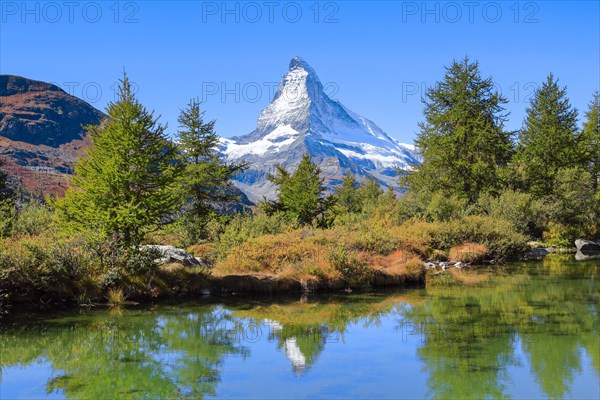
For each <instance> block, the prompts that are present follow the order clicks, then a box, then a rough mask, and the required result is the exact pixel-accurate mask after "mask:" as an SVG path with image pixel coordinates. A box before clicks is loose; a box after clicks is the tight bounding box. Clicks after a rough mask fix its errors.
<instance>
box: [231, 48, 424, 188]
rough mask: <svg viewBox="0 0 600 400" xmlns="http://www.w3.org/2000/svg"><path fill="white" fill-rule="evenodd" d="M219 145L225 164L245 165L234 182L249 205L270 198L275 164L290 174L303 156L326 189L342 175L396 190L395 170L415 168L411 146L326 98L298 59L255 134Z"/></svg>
mask: <svg viewBox="0 0 600 400" xmlns="http://www.w3.org/2000/svg"><path fill="white" fill-rule="evenodd" d="M221 143H222V146H221V151H222V153H223V154H225V156H226V157H227V158H228V159H229V160H231V161H245V162H248V163H249V165H250V168H249V170H247V171H246V172H244V173H242V174H240V175H239V176H238V177H237V178H236V181H235V182H236V184H237V185H238V186H239V187H240V188H241V189H242V190H244V191H246V192H247V193H248V194H249V195H250V197H251V198H254V199H260V198H262V197H267V198H272V197H273V196H274V194H275V192H274V189H275V188H274V187H273V186H272V185H270V184H269V183H268V181H267V178H266V177H267V174H268V173H270V172H272V170H273V169H274V165H275V164H277V163H280V164H282V165H284V166H285V167H287V168H295V167H296V166H297V164H298V163H299V162H300V158H301V156H302V155H303V154H305V153H306V152H308V153H309V154H310V155H311V156H312V157H313V159H314V160H315V161H316V162H317V163H318V164H319V166H320V167H321V168H322V170H323V176H324V178H325V181H326V182H325V183H326V185H327V186H328V188H330V189H331V188H332V187H333V186H334V185H335V184H337V183H339V181H340V180H341V178H342V177H343V175H345V174H346V173H348V172H351V173H354V174H356V175H358V176H359V178H365V177H368V176H373V177H374V178H375V179H377V180H378V181H379V182H380V183H381V184H382V185H384V186H397V185H396V173H397V169H409V168H410V165H411V164H412V163H417V162H419V157H418V154H417V152H416V151H415V149H414V146H411V145H406V144H402V143H400V142H399V141H397V140H396V139H394V138H392V137H391V136H390V135H388V134H387V133H386V132H385V131H383V129H381V128H380V127H378V126H377V125H376V124H375V123H374V122H373V121H371V120H369V119H367V118H365V117H363V116H361V115H359V114H357V113H355V112H354V111H352V110H350V109H348V108H347V107H345V106H344V105H343V104H342V103H341V102H339V101H337V100H333V99H331V98H329V96H328V95H327V94H326V93H325V91H324V90H323V85H322V84H321V81H320V79H319V77H318V76H317V74H316V72H315V70H314V69H313V68H312V67H311V66H310V65H309V64H308V63H307V62H306V61H304V60H303V59H302V58H301V57H298V56H296V57H294V58H292V60H291V61H290V63H289V66H288V71H287V73H286V74H284V75H283V77H282V78H281V81H280V84H279V87H278V90H277V93H276V95H275V96H274V98H273V100H272V101H271V103H270V104H269V105H268V106H267V107H266V108H265V109H264V110H263V111H262V112H261V113H260V114H259V116H258V119H257V125H256V128H255V130H254V131H252V132H250V133H249V134H247V135H243V136H235V137H232V138H223V139H222V140H221Z"/></svg>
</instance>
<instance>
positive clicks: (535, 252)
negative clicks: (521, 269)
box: [523, 247, 550, 259]
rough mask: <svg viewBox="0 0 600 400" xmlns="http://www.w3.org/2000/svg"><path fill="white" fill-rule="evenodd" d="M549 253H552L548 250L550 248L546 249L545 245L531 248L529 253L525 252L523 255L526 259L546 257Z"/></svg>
mask: <svg viewBox="0 0 600 400" xmlns="http://www.w3.org/2000/svg"><path fill="white" fill-rule="evenodd" d="M548 254H550V252H549V251H548V249H545V248H543V247H536V248H534V249H531V250H530V251H528V252H527V253H525V254H524V255H523V257H524V258H525V259H531V258H542V257H546V256H547V255H548Z"/></svg>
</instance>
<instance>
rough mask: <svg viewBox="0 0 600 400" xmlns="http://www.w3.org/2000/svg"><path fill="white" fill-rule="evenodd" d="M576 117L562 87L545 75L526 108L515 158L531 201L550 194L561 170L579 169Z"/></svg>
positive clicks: (564, 88) (579, 157)
mask: <svg viewBox="0 0 600 400" xmlns="http://www.w3.org/2000/svg"><path fill="white" fill-rule="evenodd" d="M577 115H578V112H577V110H576V109H575V108H573V107H572V106H571V104H570V102H569V99H568V98H567V91H566V87H560V86H559V85H558V80H557V79H554V76H553V75H552V74H550V75H548V77H547V79H546V81H545V82H544V83H543V84H542V86H541V87H540V88H539V89H538V90H536V92H535V93H534V96H533V98H532V99H531V104H530V106H529V107H528V108H527V115H526V117H525V121H524V124H523V128H522V129H521V131H520V132H519V144H518V147H517V154H516V156H515V165H516V168H517V170H518V171H519V173H520V175H521V179H522V181H523V187H524V189H525V190H526V191H529V192H531V193H532V194H533V195H534V196H535V197H538V198H540V197H543V196H547V195H550V194H552V192H553V190H554V187H555V180H556V177H557V176H558V173H559V171H560V170H561V169H565V168H573V167H577V166H580V165H581V151H580V149H581V148H580V146H579V144H578V143H579V141H580V137H579V136H580V135H579V129H578V127H577Z"/></svg>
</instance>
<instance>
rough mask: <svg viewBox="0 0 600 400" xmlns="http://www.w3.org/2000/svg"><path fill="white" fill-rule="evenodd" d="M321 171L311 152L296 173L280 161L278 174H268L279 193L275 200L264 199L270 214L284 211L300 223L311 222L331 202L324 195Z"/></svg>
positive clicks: (303, 159)
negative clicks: (313, 160) (291, 171)
mask: <svg viewBox="0 0 600 400" xmlns="http://www.w3.org/2000/svg"><path fill="white" fill-rule="evenodd" d="M320 174H321V169H320V168H319V166H318V165H316V164H314V163H313V162H312V158H311V157H310V155H309V154H308V153H307V154H305V155H304V156H303V157H302V160H301V161H300V164H299V165H298V168H297V169H296V171H294V172H293V173H290V172H288V171H287V170H286V169H285V168H284V167H283V166H282V165H280V164H277V165H276V172H275V174H269V175H268V176H267V178H268V179H269V181H270V182H272V183H273V184H275V186H276V187H277V195H278V196H277V199H276V200H273V201H265V202H264V203H263V207H264V208H265V211H266V212H267V214H273V213H275V212H283V213H284V214H285V215H287V216H288V218H290V220H292V221H294V222H295V223H297V224H298V225H300V226H303V225H310V224H312V223H313V221H315V220H316V219H317V218H318V217H319V216H321V215H323V213H324V212H325V211H326V210H327V209H328V208H329V207H330V206H331V199H330V198H326V197H325V187H324V186H323V178H321V177H320Z"/></svg>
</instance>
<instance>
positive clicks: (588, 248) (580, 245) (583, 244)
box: [575, 239, 600, 253]
mask: <svg viewBox="0 0 600 400" xmlns="http://www.w3.org/2000/svg"><path fill="white" fill-rule="evenodd" d="M575 247H577V250H578V251H581V252H584V253H585V252H596V253H600V241H594V240H586V239H577V240H576V241H575Z"/></svg>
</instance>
